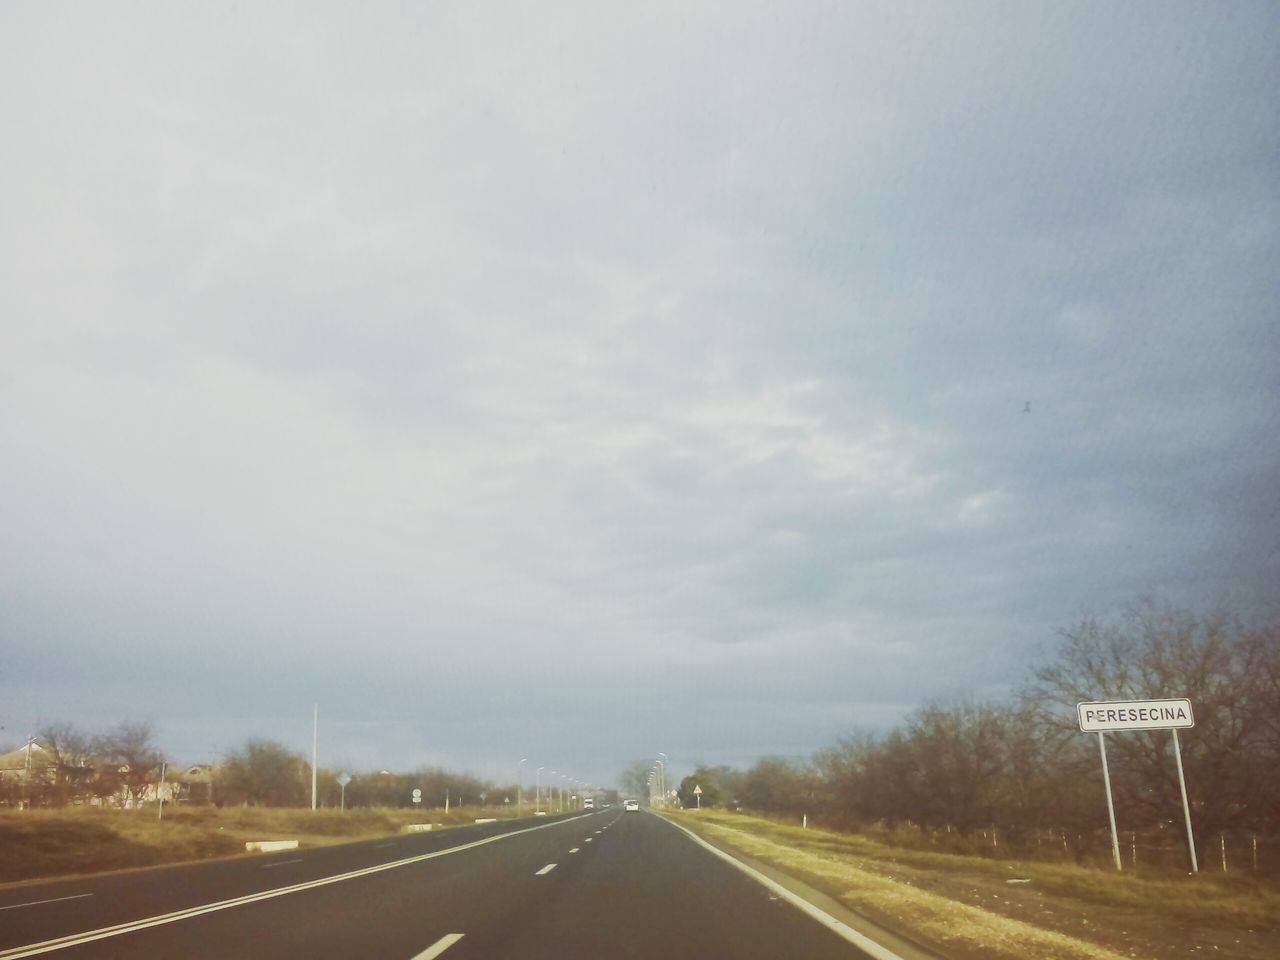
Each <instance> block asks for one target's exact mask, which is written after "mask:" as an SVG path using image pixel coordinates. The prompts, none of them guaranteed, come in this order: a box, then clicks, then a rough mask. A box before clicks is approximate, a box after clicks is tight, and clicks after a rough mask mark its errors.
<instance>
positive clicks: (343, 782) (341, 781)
mask: <svg viewBox="0 0 1280 960" xmlns="http://www.w3.org/2000/svg"><path fill="white" fill-rule="evenodd" d="M350 782H351V777H350V775H349V774H347V773H346V772H345V771H344V772H342V773H340V774H338V786H340V787H341V788H342V805H341V806H340V807H339V808H338V812H339V813H346V812H347V784H348V783H350Z"/></svg>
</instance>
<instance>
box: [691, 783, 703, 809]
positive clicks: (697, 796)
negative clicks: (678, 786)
mask: <svg viewBox="0 0 1280 960" xmlns="http://www.w3.org/2000/svg"><path fill="white" fill-rule="evenodd" d="M693 796H694V798H695V799H696V800H697V801H698V809H699V810H701V809H702V787H701V786H699V785H697V784H694V787H693Z"/></svg>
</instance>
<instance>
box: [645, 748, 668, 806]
mask: <svg viewBox="0 0 1280 960" xmlns="http://www.w3.org/2000/svg"><path fill="white" fill-rule="evenodd" d="M655 805H657V806H663V807H665V806H666V805H667V755H666V754H665V753H663V752H662V751H661V750H659V751H658V756H657V757H655V758H654V761H653V768H652V769H651V770H650V771H649V806H655Z"/></svg>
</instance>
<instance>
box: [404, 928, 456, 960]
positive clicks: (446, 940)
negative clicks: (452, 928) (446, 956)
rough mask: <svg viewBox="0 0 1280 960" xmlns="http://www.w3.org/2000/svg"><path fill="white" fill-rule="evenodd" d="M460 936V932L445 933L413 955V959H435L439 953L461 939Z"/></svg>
mask: <svg viewBox="0 0 1280 960" xmlns="http://www.w3.org/2000/svg"><path fill="white" fill-rule="evenodd" d="M462 937H463V935H462V934H461V933H446V934H445V935H444V936H443V937H441V938H440V939H439V940H437V941H436V942H435V943H433V944H432V945H431V946H429V947H427V949H425V950H423V951H422V952H421V953H420V954H418V955H417V956H416V957H414V958H413V960H436V957H438V956H440V954H442V953H444V952H445V951H446V950H448V949H449V948H450V947H452V946H453V945H454V944H455V943H457V942H458V941H459V940H461V939H462Z"/></svg>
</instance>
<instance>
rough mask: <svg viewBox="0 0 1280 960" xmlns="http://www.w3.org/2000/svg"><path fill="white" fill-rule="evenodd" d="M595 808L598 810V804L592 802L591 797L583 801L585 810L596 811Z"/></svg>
mask: <svg viewBox="0 0 1280 960" xmlns="http://www.w3.org/2000/svg"><path fill="white" fill-rule="evenodd" d="M595 808H596V802H595V801H594V800H592V799H591V798H590V797H587V799H585V800H583V801H582V809H583V810H594V809H595Z"/></svg>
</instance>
